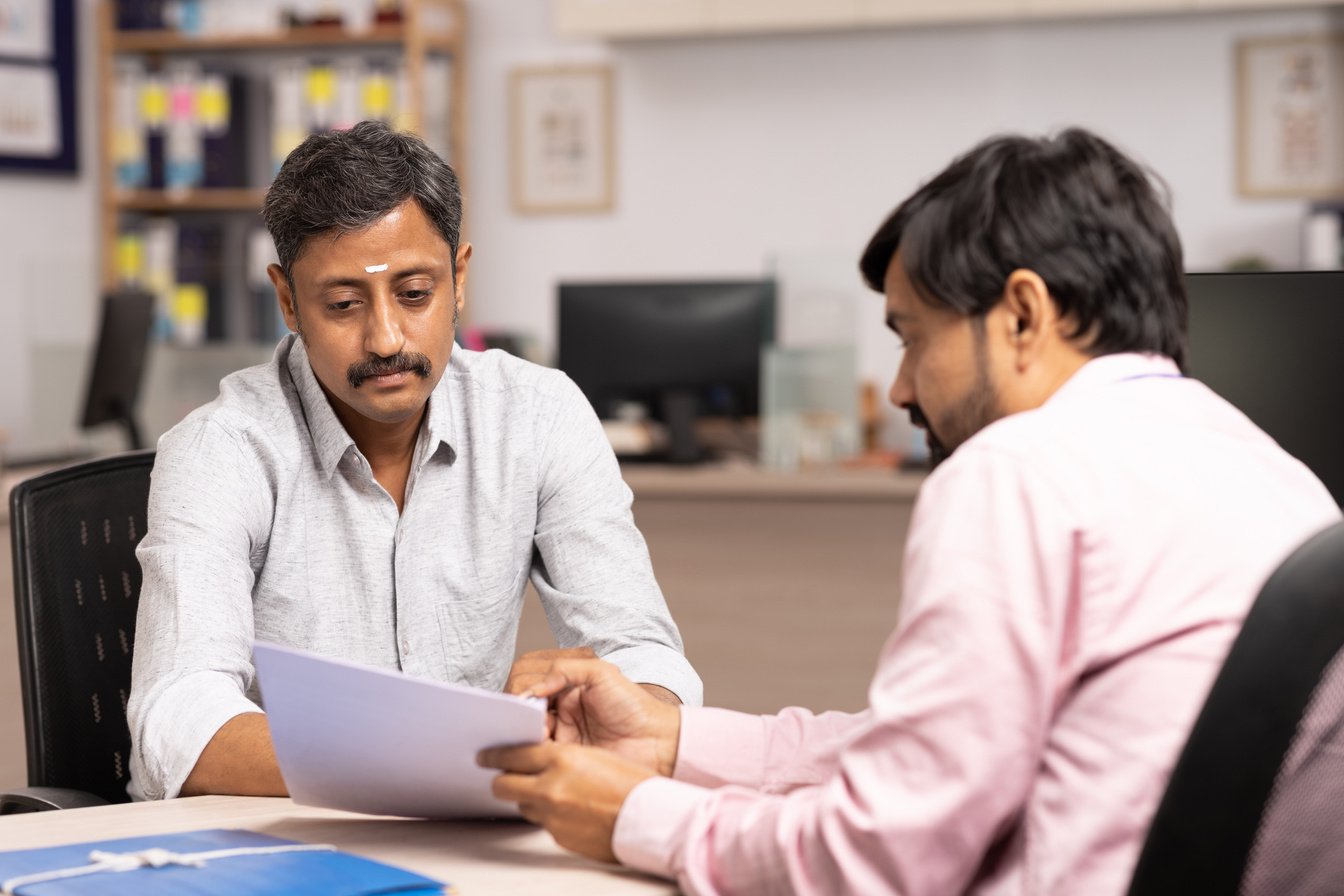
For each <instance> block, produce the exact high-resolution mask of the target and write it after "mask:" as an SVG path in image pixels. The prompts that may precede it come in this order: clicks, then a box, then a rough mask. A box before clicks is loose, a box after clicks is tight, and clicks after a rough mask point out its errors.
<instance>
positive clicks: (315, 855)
mask: <svg viewBox="0 0 1344 896" xmlns="http://www.w3.org/2000/svg"><path fill="white" fill-rule="evenodd" d="M305 845H306V844H300V843H297V842H296V841H293V840H284V839H281V838H279V837H270V836H267V835H266V834H257V833H254V832H252V831H241V830H224V829H215V830H208V831H190V832H187V833H181V834H161V835H157V836H150V837H129V838H126V839H121V840H100V841H98V842H95V843H77V844H74V845H71V846H51V847H47V848H45V849H21V850H16V851H10V852H0V884H3V883H5V882H9V881H13V880H14V879H16V878H20V877H26V876H28V875H33V874H39V873H42V872H48V871H56V870H60V869H69V868H80V867H82V866H87V865H90V864H93V862H92V861H91V860H90V853H92V852H94V851H99V852H102V853H115V854H126V853H135V852H140V851H142V850H149V849H161V850H167V851H169V852H171V853H173V854H175V855H177V856H182V857H186V858H190V857H191V855H192V854H194V853H207V852H213V851H215V850H226V849H240V848H261V849H265V848H270V847H286V846H305ZM445 888H446V885H445V884H443V883H441V882H439V881H436V880H433V879H432V878H428V877H424V876H422V875H419V874H414V873H412V872H410V871H406V870H404V869H402V868H397V867H394V866H392V865H384V864H383V863H382V862H375V861H373V860H371V859H364V858H360V857H359V856H353V855H350V854H349V853H343V852H338V851H331V850H325V851H317V850H313V851H302V852H273V853H268V854H263V855H240V856H227V857H219V858H213V859H205V860H204V861H203V862H202V864H201V865H200V866H199V867H193V866H190V865H181V864H167V865H163V866H161V867H141V868H137V869H135V870H131V871H98V872H95V873H90V874H84V875H81V876H78V877H68V878H65V879H62V880H48V881H42V882H34V883H30V884H22V883H20V884H19V885H18V886H17V887H14V888H13V889H12V890H11V891H10V892H12V893H14V894H15V896H85V894H91V893H98V894H103V896H122V894H125V896H142V894H145V893H154V894H156V896H158V894H164V896H172V894H175V893H178V894H186V893H191V894H197V896H211V894H221V896H223V894H238V896H267V894H273V893H274V894H279V893H285V894H298V896H302V894H310V893H311V894H319V893H320V894H324V896H372V894H380V893H395V894H406V896H412V894H426V896H428V894H442V893H443V892H444V891H445Z"/></svg>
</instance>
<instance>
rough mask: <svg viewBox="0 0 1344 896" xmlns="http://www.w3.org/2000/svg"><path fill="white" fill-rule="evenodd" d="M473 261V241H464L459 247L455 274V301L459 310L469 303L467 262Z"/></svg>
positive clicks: (459, 311)
mask: <svg viewBox="0 0 1344 896" xmlns="http://www.w3.org/2000/svg"><path fill="white" fill-rule="evenodd" d="M470 261H471V243H462V244H461V245H459V246H458V247H457V262H456V265H455V267H456V271H455V273H454V276H453V302H454V304H455V305H456V306H457V312H458V313H459V314H460V313H461V312H462V306H463V305H465V304H466V303H467V264H468V263H469V262H470Z"/></svg>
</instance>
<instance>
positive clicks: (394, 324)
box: [364, 296, 406, 358]
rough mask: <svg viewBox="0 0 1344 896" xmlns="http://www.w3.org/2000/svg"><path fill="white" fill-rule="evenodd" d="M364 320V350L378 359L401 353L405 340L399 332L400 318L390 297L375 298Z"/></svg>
mask: <svg viewBox="0 0 1344 896" xmlns="http://www.w3.org/2000/svg"><path fill="white" fill-rule="evenodd" d="M370 304H371V306H372V307H371V310H370V312H369V316H368V318H367V320H366V328H365V332H364V350H365V351H367V352H368V353H369V354H371V355H377V356H378V357H380V358H390V357H392V356H393V355H395V354H396V353H397V352H399V351H401V350H402V348H403V347H404V346H405V344H406V338H405V336H404V335H403V334H402V331H401V316H400V312H399V309H398V307H397V303H396V300H395V299H394V298H393V297H392V296H375V297H374V298H373V300H372V302H371V303H370Z"/></svg>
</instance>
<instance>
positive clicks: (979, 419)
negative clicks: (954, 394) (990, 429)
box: [909, 328, 1004, 470]
mask: <svg viewBox="0 0 1344 896" xmlns="http://www.w3.org/2000/svg"><path fill="white" fill-rule="evenodd" d="M983 334H984V330H983V328H979V329H978V330H977V339H976V351H975V382H973V383H972V384H971V388H970V391H969V392H968V393H967V394H966V396H965V397H964V398H963V399H962V400H961V401H959V402H957V404H956V405H954V406H953V407H951V408H949V409H948V410H947V411H946V412H945V413H943V414H941V415H939V417H938V422H937V425H936V426H935V424H934V423H933V421H931V420H929V418H928V415H927V414H925V412H924V409H923V408H922V407H920V406H919V405H911V406H910V408H909V412H910V422H911V423H912V424H914V425H915V426H918V427H919V428H920V429H922V430H924V439H925V442H926V443H927V444H928V447H929V469H930V470H933V469H936V468H937V467H938V465H939V464H941V463H942V462H943V461H945V460H947V459H948V458H949V457H951V456H952V453H953V452H955V451H956V450H957V448H958V447H960V446H961V444H962V443H963V442H965V441H966V440H967V439H969V438H970V437H971V436H973V435H975V434H976V433H977V432H979V431H980V430H982V429H984V428H985V427H986V426H988V425H989V424H991V423H993V422H994V421H995V420H998V419H999V418H1000V417H1003V416H1004V411H1003V405H1002V403H1001V402H1000V401H999V393H998V390H997V389H995V388H994V383H993V381H992V380H991V379H990V376H989V355H988V352H987V350H986V348H985V342H984V337H983Z"/></svg>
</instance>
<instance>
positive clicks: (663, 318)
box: [559, 280, 775, 462]
mask: <svg viewBox="0 0 1344 896" xmlns="http://www.w3.org/2000/svg"><path fill="white" fill-rule="evenodd" d="M774 338H775V283H774V281H773V280H719V281H703V282H693V281H686V282H678V281H653V282H626V283H562V284H560V288H559V345H560V352H559V354H560V358H559V365H560V369H561V370H563V371H565V373H567V374H569V376H570V377H571V378H572V379H573V380H574V382H575V383H577V384H578V386H579V388H580V389H581V390H583V394H584V395H586V396H587V397H588V400H589V401H590V402H592V405H593V408H594V409H595V410H596V411H597V414H598V416H599V417H603V418H612V417H615V416H617V413H618V411H619V409H620V408H621V406H622V405H624V404H626V403H630V402H636V403H639V404H641V405H643V406H644V407H645V408H646V409H647V410H648V412H649V414H650V415H651V416H652V417H653V418H654V419H657V420H660V421H662V422H663V423H664V424H665V425H666V426H667V429H668V443H669V444H668V448H667V452H666V455H665V458H664V459H666V460H669V461H673V462H688V461H695V460H699V459H701V458H702V457H703V456H704V452H703V450H702V449H701V447H700V444H699V443H698V441H697V440H696V437H695V427H694V423H695V420H696V418H697V417H702V416H722V417H732V418H741V417H751V416H755V415H756V414H757V413H758V411H759V407H760V391H761V350H762V348H763V347H764V346H767V345H770V344H771V343H773V342H774Z"/></svg>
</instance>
